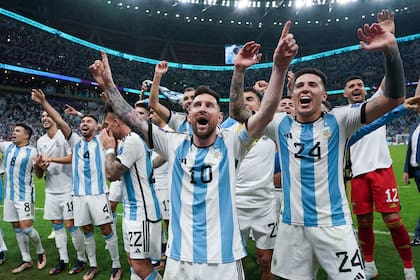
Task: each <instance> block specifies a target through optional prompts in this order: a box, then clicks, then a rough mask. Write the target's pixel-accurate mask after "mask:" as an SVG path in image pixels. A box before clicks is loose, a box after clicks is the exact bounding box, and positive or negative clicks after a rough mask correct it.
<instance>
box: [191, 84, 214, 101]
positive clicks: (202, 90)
mask: <svg viewBox="0 0 420 280" xmlns="http://www.w3.org/2000/svg"><path fill="white" fill-rule="evenodd" d="M201 94H210V95H211V96H213V97H214V98H215V99H216V101H217V105H220V97H219V95H218V94H217V93H216V92H215V91H214V90H212V89H210V88H209V87H208V86H199V87H198V88H197V89H196V90H195V93H194V98H193V100H194V99H195V98H196V97H197V96H199V95H201Z"/></svg>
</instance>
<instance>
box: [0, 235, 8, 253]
mask: <svg viewBox="0 0 420 280" xmlns="http://www.w3.org/2000/svg"><path fill="white" fill-rule="evenodd" d="M4 251H7V246H6V243H4V238H3V231H2V230H1V229H0V252H4Z"/></svg>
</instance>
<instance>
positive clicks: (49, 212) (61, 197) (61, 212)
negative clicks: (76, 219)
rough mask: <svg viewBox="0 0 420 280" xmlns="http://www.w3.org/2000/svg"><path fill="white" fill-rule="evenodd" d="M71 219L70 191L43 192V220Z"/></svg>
mask: <svg viewBox="0 0 420 280" xmlns="http://www.w3.org/2000/svg"><path fill="white" fill-rule="evenodd" d="M71 219H73V197H72V195H71V193H70V192H68V193H60V194H52V193H45V204H44V220H64V221H66V220H71Z"/></svg>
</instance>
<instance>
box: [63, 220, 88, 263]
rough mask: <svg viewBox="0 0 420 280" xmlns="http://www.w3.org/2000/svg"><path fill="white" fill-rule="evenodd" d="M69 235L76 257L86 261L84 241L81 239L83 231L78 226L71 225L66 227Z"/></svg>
mask: <svg viewBox="0 0 420 280" xmlns="http://www.w3.org/2000/svg"><path fill="white" fill-rule="evenodd" d="M68 230H69V232H70V235H71V241H72V243H73V247H74V249H75V250H76V253H77V259H78V260H80V261H82V262H87V259H86V251H85V250H86V249H85V243H84V240H83V233H82V231H81V230H80V229H79V228H78V227H74V226H73V227H71V228H69V229H68Z"/></svg>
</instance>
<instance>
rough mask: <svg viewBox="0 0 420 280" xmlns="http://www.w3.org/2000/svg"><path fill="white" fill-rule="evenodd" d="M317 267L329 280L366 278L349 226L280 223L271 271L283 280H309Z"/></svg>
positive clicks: (312, 277)
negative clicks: (283, 279)
mask: <svg viewBox="0 0 420 280" xmlns="http://www.w3.org/2000/svg"><path fill="white" fill-rule="evenodd" d="M320 265H321V266H322V268H323V269H324V270H325V272H326V273H327V274H328V279H340V280H354V279H365V276H364V275H365V274H364V270H363V267H364V266H363V261H362V256H361V253H360V249H359V246H358V244H357V240H356V236H355V233H354V231H353V227H352V225H342V226H334V227H333V226H331V227H304V226H296V225H287V224H284V223H280V224H279V230H278V233H277V239H276V246H275V248H274V252H273V260H272V262H271V272H272V273H273V274H275V275H277V276H280V277H283V278H286V279H293V280H312V279H316V277H315V276H316V272H317V270H318V267H319V266H320Z"/></svg>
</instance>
